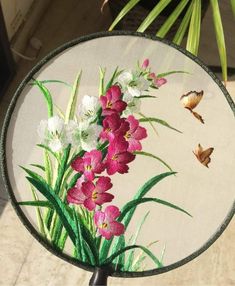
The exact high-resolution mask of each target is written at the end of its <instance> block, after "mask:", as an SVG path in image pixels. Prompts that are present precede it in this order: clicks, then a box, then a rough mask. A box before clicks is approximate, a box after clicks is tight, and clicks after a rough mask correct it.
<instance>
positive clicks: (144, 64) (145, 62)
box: [141, 59, 149, 70]
mask: <svg viewBox="0 0 235 286" xmlns="http://www.w3.org/2000/svg"><path fill="white" fill-rule="evenodd" d="M148 66H149V59H145V60H144V61H143V63H142V66H141V68H142V69H144V70H145V69H146V68H147V67H148Z"/></svg>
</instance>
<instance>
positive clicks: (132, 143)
mask: <svg viewBox="0 0 235 286" xmlns="http://www.w3.org/2000/svg"><path fill="white" fill-rule="evenodd" d="M126 121H127V122H129V125H130V129H129V130H128V131H127V133H126V134H125V136H124V138H125V139H126V140H127V142H128V143H129V146H128V149H127V151H129V152H134V151H137V150H139V151H140V150H141V149H142V145H141V143H140V140H142V139H144V138H146V137H147V131H146V129H145V128H144V127H141V126H139V121H138V120H137V119H135V117H134V116H133V115H129V116H128V118H127V119H126Z"/></svg>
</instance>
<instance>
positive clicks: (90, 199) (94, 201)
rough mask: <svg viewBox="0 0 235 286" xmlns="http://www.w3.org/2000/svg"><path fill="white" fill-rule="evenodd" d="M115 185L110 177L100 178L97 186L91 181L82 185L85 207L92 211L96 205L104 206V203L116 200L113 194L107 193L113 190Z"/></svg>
mask: <svg viewBox="0 0 235 286" xmlns="http://www.w3.org/2000/svg"><path fill="white" fill-rule="evenodd" d="M112 186H113V184H112V183H111V180H110V178H109V177H100V178H99V179H98V180H97V182H96V184H94V183H93V182H91V181H88V182H85V183H83V184H82V189H81V191H82V193H83V194H84V195H85V197H86V198H85V200H84V202H83V204H84V206H85V207H86V208H87V209H88V210H89V211H92V210H94V209H95V207H96V205H99V206H100V205H102V204H104V203H108V202H111V201H112V200H113V198H114V196H113V195H112V194H109V193H106V192H107V191H108V190H109V189H111V188H112Z"/></svg>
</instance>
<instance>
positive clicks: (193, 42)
mask: <svg viewBox="0 0 235 286" xmlns="http://www.w3.org/2000/svg"><path fill="white" fill-rule="evenodd" d="M193 1H194V2H193V12H192V17H191V21H190V26H189V32H188V40H187V45H186V49H187V50H188V51H189V52H191V53H192V54H194V55H197V53H198V47H199V41H200V30H201V0H193Z"/></svg>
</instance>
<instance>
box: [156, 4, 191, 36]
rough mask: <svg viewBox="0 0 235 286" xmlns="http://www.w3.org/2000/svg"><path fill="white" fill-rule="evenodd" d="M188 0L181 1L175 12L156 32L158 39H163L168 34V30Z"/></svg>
mask: <svg viewBox="0 0 235 286" xmlns="http://www.w3.org/2000/svg"><path fill="white" fill-rule="evenodd" d="M188 2H189V0H181V1H180V2H179V4H178V5H177V7H176V8H175V10H174V11H173V12H172V13H171V15H170V16H169V17H168V18H167V20H166V21H165V23H164V24H163V25H162V26H161V28H160V29H159V30H158V32H157V34H156V35H157V36H158V37H160V38H164V37H165V36H166V34H167V33H168V32H169V30H170V28H171V27H172V26H173V24H174V23H175V21H176V20H177V19H178V17H179V15H180V14H181V13H182V11H183V10H184V8H185V7H186V5H187V4H188Z"/></svg>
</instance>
